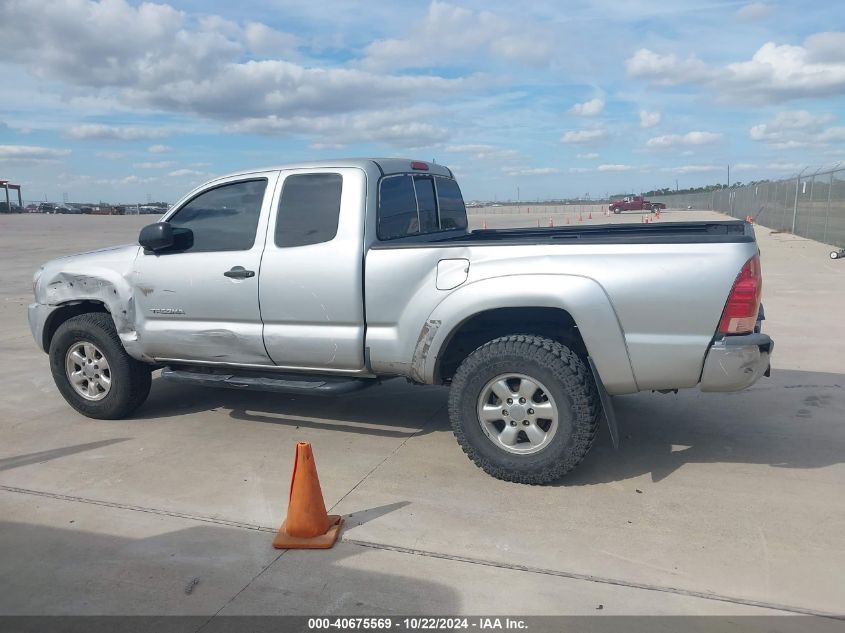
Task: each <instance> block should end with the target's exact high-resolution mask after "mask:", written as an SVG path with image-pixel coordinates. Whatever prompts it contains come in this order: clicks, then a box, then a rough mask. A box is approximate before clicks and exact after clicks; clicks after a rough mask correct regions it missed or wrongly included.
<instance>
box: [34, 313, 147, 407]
mask: <svg viewBox="0 0 845 633" xmlns="http://www.w3.org/2000/svg"><path fill="white" fill-rule="evenodd" d="M86 345H89V346H90V348H87V349H93V350H94V352H93V353H91V354H89V353H88V352H87V351H86V352H84V353H83V352H81V350H80V348H83V347H85V346H86ZM75 351H76V352H78V353H77V354H76V355H75V356H73V355H72V353H73V352H75ZM79 354H82V356H83V357H88V358H89V360H91V359H93V363H89V364H90V367H87V368H83V367H82V365H83V364H85V363H88V361H87V360H84V359H80V362H76V361H74V360H73V358H79ZM98 355H99V359H100V362H103V359H104V360H105V363H104V365H105V368H104V369H102V371H103V372H104V373H103V376H104V378H103V380H105V376H106V372H107V373H108V376H107V377H108V387H107V388H106V387H103V386H102V385H101V384H100V375H99V374H92V375H90V376H88V378H84V377H83V378H82V380H83V381H84V382H82V385H85V386H77V387H75V386H74V383H72V382H71V378H70V375H69V374H70V373H71V372H73V375H81V373H80V372H81V371H83V370H84V371H92V372H93V371H100V370H98V369H94V368H95V367H98V365H97V358H98ZM69 365H73V367H72V368H71V369H68V366H69ZM80 368H81V369H80ZM73 369H79V370H80V371H73ZM50 371H51V372H52V373H53V380H54V381H55V383H56V387H58V389H59V392H60V393H61V394H62V397H63V398H64V399H65V400H66V401H67V403H68V404H69V405H70V406H72V407H73V408H74V409H76V410H77V411H79V413H81V414H82V415H85V416H87V417H89V418H96V419H100V420H119V419H121V418H125V417H126V416H128V415H129V414H130V413H132V412H133V411H135V409H137V408H138V407H139V406H141V404H143V402H144V400H146V399H147V395H148V394H149V393H150V383H151V374H152V368H151V367H150V366H149V365H145V364H144V363H140V362H138V361H137V360H135V359H134V358H132V357H131V356H129V355H128V354H127V353H126V350H124V349H123V344H122V343H121V342H120V338H119V337H118V335H117V331H116V330H115V327H114V322H113V321H112V318H111V315H109V314H107V313H103V312H90V313H87V314H80V315H79V316H76V317H73V318H72V319H68V320H67V321H65V322H64V323H62V324H61V325H60V326H59V328H58V329H57V330H56V333H55V335H53V339H52V341H50ZM92 382H96V383H97V384H96V385H94V387H91V384H92ZM76 384H77V385H79V384H80V383H79V382H78V381H77V382H76ZM80 390H81V391H85V392H86V393H88V394H89V397H85V396H84V395H82V393H80ZM92 391H93V395H91V394H92Z"/></svg>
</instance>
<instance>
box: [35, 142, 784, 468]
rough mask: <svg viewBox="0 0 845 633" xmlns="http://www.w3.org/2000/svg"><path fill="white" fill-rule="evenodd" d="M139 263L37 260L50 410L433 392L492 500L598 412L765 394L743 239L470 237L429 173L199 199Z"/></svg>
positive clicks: (337, 179)
mask: <svg viewBox="0 0 845 633" xmlns="http://www.w3.org/2000/svg"><path fill="white" fill-rule="evenodd" d="M138 242H139V243H138V244H130V245H126V246H119V247H115V248H109V249H105V250H101V251H95V252H92V253H84V254H81V255H73V256H70V257H64V258H60V259H57V260H54V261H51V262H49V263H47V264H45V265H44V266H42V267H41V269H40V270H39V271H38V272H37V273H36V275H35V279H34V293H35V303H33V304H32V305H31V306H30V308H29V321H30V326H31V328H32V333H33V336H34V337H35V340H36V342H37V343H38V345H39V346H40V347H41V348H42V349H43V350H44V351H45V352H47V353H48V354H49V358H50V367H51V370H52V374H53V378H54V379H55V382H56V385H57V387H58V389H59V391H60V392H61V394H62V396H64V398H65V399H66V400H67V402H68V403H69V404H70V405H71V406H72V407H73V408H74V409H76V410H77V411H79V412H81V413H83V414H84V415H87V416H89V417H93V418H106V419H114V418H121V417H124V416H127V415H129V414H131V413H132V412H133V411H134V410H135V409H136V408H137V407H138V406H140V405H141V404H142V403H143V402H144V400H145V398H146V397H147V394H148V392H149V390H150V379H151V373H152V371H153V370H154V369H156V368H159V367H161V368H163V370H162V378H163V379H165V380H173V381H179V382H182V383H185V384H195V385H211V386H217V387H231V388H236V389H260V390H270V391H277V392H284V393H311V394H344V393H349V392H351V391H353V390H357V389H361V388H365V387H370V386H373V385H375V384H378V383H379V382H380V381H381V380H382V379H386V378H391V377H404V378H406V379H407V380H410V381H412V382H414V383H420V384H436V385H451V393H450V398H449V417H450V420H451V424H452V428H453V430H454V433H455V436H456V437H457V439H458V442H459V443H460V445H461V447H462V448H463V450H464V451H465V452H466V453H467V455H468V456H469V457H470V458H471V459H472V460H473V461H475V463H476V464H478V466H480V467H481V468H483V469H484V470H485V471H486V472H488V473H489V474H491V475H493V476H495V477H499V478H502V479H506V480H510V481H516V482H523V483H545V482H549V481H552V480H555V479H557V478H559V477H560V476H562V475H563V474H565V473H566V472H568V471H570V470H571V469H572V468H574V467H575V466H576V465H577V464H578V463H579V462H580V461H581V459H582V458H583V457H584V455H585V454H586V453H587V451H588V450H589V448H590V446H591V444H592V442H593V439H594V437H595V434H596V430H597V428H598V423H599V420H600V419H601V418H602V417H604V418H605V419H606V420H607V421H608V424H609V425H610V430H611V437H612V438H613V441H614V442H617V441H618V440H617V434H616V430H615V421H614V416H613V408H612V400H611V398H610V396H612V395H616V394H627V393H635V392H637V391H644V390H660V391H672V390H677V389H682V388H687V387H695V386H698V387H699V388H700V389H701V390H702V391H734V390H738V389H743V388H745V387H748V386H749V385H751V384H753V383H754V382H755V381H756V380H757V379H758V378H760V376H762V375H763V374H766V375H768V371H769V357H770V354H771V352H772V341H771V339H770V338H769V337H768V336H766V335H764V334H762V333H760V320H761V318H762V309H761V307H760V293H761V286H762V280H761V276H760V261H759V258H758V249H757V244H756V242H755V238H754V232H753V228H752V227H751V225H749V224H746V223H743V222H739V221H728V222H685V223H665V224H628V225H613V226H610V225H591V226H578V227H574V226H573V227H561V228H548V229H546V228H543V229H533V228H526V229H506V230H482V231H469V230H468V229H467V216H466V209H465V207H464V202H463V199H462V196H461V192H460V189H459V188H458V185H457V183H456V182H455V180H454V178H453V174H452V172H451V171H450V170H449V169H447V168H446V167H443V166H440V165H437V164H433V163H427V162H422V161H411V160H400V159H384V160H382V159H361V160H339V161H322V162H312V163H301V164H296V165H288V166H282V167H275V168H272V169H262V170H256V171H245V172H241V173H237V174H233V175H229V176H226V177H223V178H217V179H215V180H213V181H211V182H208V183H206V184H205V185H202V186H201V187H199V188H197V189H195V190H194V191H192V192H191V193H189V194H188V195H187V196H185V197H184V198H183V199H182V200H181V201H179V202H178V203H177V204H175V205H174V206H173V207H172V209H170V211H168V212H167V214H165V216H164V217H163V218H162V220H161V221H160V222H158V223H156V224H152V225H150V226H147V227H145V228H144V229H143V230H142V231H141V234H140V238H139V240H138Z"/></svg>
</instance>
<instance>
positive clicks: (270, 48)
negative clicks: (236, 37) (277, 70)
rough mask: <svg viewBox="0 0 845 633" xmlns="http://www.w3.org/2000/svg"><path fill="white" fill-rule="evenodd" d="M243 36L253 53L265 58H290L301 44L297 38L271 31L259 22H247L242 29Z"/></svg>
mask: <svg viewBox="0 0 845 633" xmlns="http://www.w3.org/2000/svg"><path fill="white" fill-rule="evenodd" d="M243 36H244V39H245V41H246V45H247V47H248V48H249V49H250V50H251V51H252V52H253V53H255V54H257V55H261V56H267V57H285V56H290V55H292V54H293V53H294V51H295V50H296V48H297V47H298V46H300V44H301V41H300V38H298V37H297V36H295V35H292V34H290V33H282V32H281V31H277V30H275V29H271V28H270V27H269V26H267V25H266V24H262V23H261V22H249V23H248V24H247V25H246V26H245V27H244V29H243Z"/></svg>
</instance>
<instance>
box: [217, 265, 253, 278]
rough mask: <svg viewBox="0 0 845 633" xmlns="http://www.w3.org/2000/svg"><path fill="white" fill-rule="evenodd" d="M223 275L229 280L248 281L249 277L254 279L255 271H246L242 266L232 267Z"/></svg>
mask: <svg viewBox="0 0 845 633" xmlns="http://www.w3.org/2000/svg"><path fill="white" fill-rule="evenodd" d="M223 275H225V276H226V277H229V278H230V279H249V278H250V277H255V271H254V270H247V269H246V268H244V267H243V266H232V269H231V270H227V271H226V272H225V273H223Z"/></svg>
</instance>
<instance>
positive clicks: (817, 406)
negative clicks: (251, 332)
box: [136, 370, 845, 486]
mask: <svg viewBox="0 0 845 633" xmlns="http://www.w3.org/2000/svg"><path fill="white" fill-rule="evenodd" d="M447 396H448V391H447V390H446V389H445V388H442V387H418V386H414V385H410V384H407V383H405V382H404V381H402V380H392V381H386V382H385V383H384V384H383V385H380V386H376V387H373V388H371V389H368V390H364V391H361V392H358V393H355V394H351V395H346V396H341V397H337V398H332V397H329V398H326V397H317V396H286V395H280V394H270V393H259V392H239V391H232V390H225V389H219V390H212V389H207V388H202V387H196V388H187V387H184V386H179V385H173V384H170V383H166V382H163V381H160V380H156V381H154V387H153V392H152V394H151V396H150V399H149V401H148V402H147V404H146V405H144V407H143V408H141V409H140V410H139V411H138V414H137V416H136V417H137V418H147V419H149V418H169V417H174V416H184V415H189V414H193V413H201V412H207V411H212V410H216V409H220V410H223V411H226V412H228V415H229V416H230V417H231V418H232V419H233V420H235V421H244V422H261V423H267V424H274V425H280V426H284V427H289V428H313V429H321V430H332V431H339V432H344V433H357V434H363V435H372V436H381V437H395V438H400V439H402V438H407V437H410V436H412V435H423V434H429V433H443V434H444V441H449V442H453V441H454V439H453V438H452V434H451V431H450V428H449V420H448V416H447V413H446V400H447ZM614 406H615V408H616V414H617V418H618V424H619V432H620V440H621V441H620V447H619V450H618V451H616V450H614V449H613V446H612V444H611V441H610V436H609V433H608V431H607V428H606V425H605V423H604V421H603V420H602V422H601V426H600V429H599V434H598V437H597V438H596V442H595V444H594V446H593V448H592V450H591V451H590V453H589V454H588V455H587V457H586V458H585V459H584V461H583V462H582V463H581V464H580V465H579V466H578V468H576V469H575V470H574V471H573V472H572V473H570V474H569V475H567V476H566V477H564V478H563V479H562V480H561V481H560V482H558V483H557V484H556V485H560V486H579V485H591V484H599V483H609V482H615V481H622V480H625V479H630V478H633V477H639V476H642V475H650V476H651V479H652V481H655V482H659V481H661V480H663V479H665V478H666V477H668V476H670V475H671V474H672V473H674V472H676V471H677V470H678V469H680V468H683V467H686V466H690V465H695V464H707V463H724V464H731V463H736V464H759V465H766V466H770V467H773V468H796V469H801V468H806V469H816V468H824V467H826V466H831V465H835V464H839V463H842V462H843V461H845V425H843V424H842V420H845V375H842V374H834V373H818V372H805V371H797V370H776V371H775V372H774V373H773V375H772V377H771V378H768V379H765V378H764V379H763V380H762V381H760V382H759V383H758V384H757V385H755V386H754V387H752V388H751V389H747V390H745V391H741V392H736V393H727V394H705V393H701V392H699V391H697V390H695V389H690V390H686V391H681V392H680V393H679V394H666V395H664V394H657V393H640V394H634V395H629V396H617V397H615V398H614ZM445 436H448V437H445Z"/></svg>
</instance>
